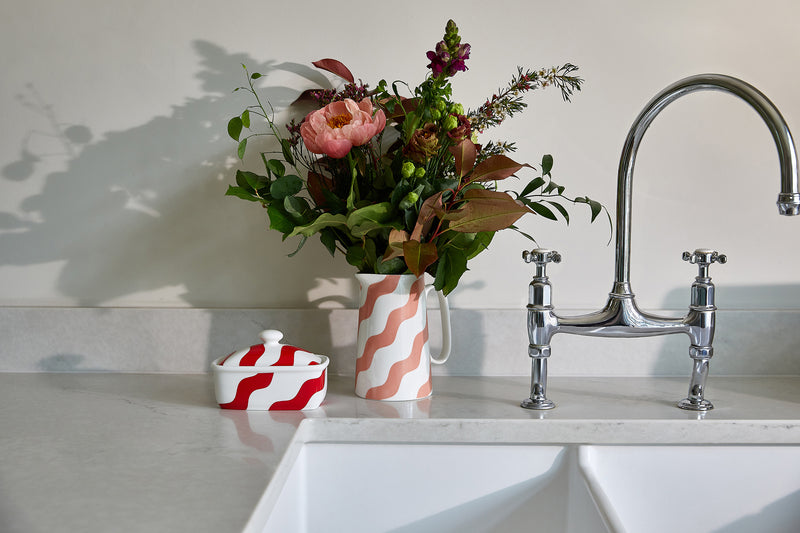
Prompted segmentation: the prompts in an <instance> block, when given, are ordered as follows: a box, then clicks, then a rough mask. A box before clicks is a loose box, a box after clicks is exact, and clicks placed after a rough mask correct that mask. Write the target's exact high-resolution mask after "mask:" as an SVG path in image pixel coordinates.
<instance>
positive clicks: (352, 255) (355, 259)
mask: <svg viewBox="0 0 800 533" xmlns="http://www.w3.org/2000/svg"><path fill="white" fill-rule="evenodd" d="M344 258H345V260H347V262H348V263H349V264H351V265H353V266H354V267H356V268H357V269H358V270H359V271H363V270H364V263H366V259H367V252H366V251H365V250H364V248H362V247H361V246H351V247H350V248H348V249H347V254H345V256H344Z"/></svg>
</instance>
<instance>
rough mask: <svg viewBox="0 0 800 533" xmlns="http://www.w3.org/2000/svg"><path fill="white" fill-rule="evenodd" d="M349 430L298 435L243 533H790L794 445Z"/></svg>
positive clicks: (796, 509) (797, 509) (796, 488)
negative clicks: (375, 435)
mask: <svg viewBox="0 0 800 533" xmlns="http://www.w3.org/2000/svg"><path fill="white" fill-rule="evenodd" d="M352 424H354V425H352V426H350V427H349V428H348V427H347V426H346V425H342V427H341V428H339V429H340V431H339V435H338V438H335V439H329V438H327V437H326V436H323V438H308V435H305V436H303V435H301V433H302V431H299V432H298V436H296V437H295V441H293V443H292V445H290V447H289V449H288V451H287V454H286V456H285V457H284V459H283V461H282V462H281V465H280V466H279V468H278V470H277V471H276V473H275V476H274V477H273V479H272V481H271V482H270V485H269V486H268V487H267V490H266V492H265V493H264V495H263V497H262V498H261V501H260V502H259V504H258V506H257V508H256V510H255V512H254V513H253V515H252V517H251V520H250V522H249V523H248V526H247V528H246V529H245V531H246V532H248V533H275V532H281V533H283V532H287V531H292V532H298V533H304V532H314V533H321V532H322V533H324V532H341V531H347V532H348V533H351V532H352V533H356V532H369V533H379V532H394V533H406V532H408V533H411V532H413V533H424V532H437V533H447V532H464V531H469V532H470V533H480V532H504V533H513V532H516V531H525V532H529V531H542V532H547V533H594V532H615V533H622V532H628V533H640V532H646V533H659V532H669V533H675V532H679V531H691V532H692V533H702V532H706V533H745V532H747V533H752V532H755V531H757V532H759V533H779V532H780V533H797V532H800V446H797V445H775V446H761V445H758V446H753V445H730V446H719V445H702V446H701V445H691V446H687V445H678V444H676V445H621V444H613V445H594V444H579V443H570V444H557V445H553V444H538V443H524V442H519V441H516V442H513V443H509V442H492V443H486V442H485V439H486V437H487V434H488V433H487V432H486V429H487V428H488V427H491V426H490V425H488V424H486V423H485V422H484V423H483V424H482V426H481V427H480V428H472V427H467V429H464V428H459V429H461V432H460V433H458V435H457V437H455V438H453V440H454V441H455V442H448V441H447V439H449V438H451V434H452V431H451V430H452V428H448V427H445V425H444V424H445V423H439V424H438V425H437V426H435V427H432V428H428V429H430V430H431V435H432V438H431V439H430V442H425V439H424V438H422V437H424V435H422V436H421V435H420V434H419V433H416V434H414V433H413V432H411V433H408V434H406V433H405V429H406V428H414V427H416V426H412V425H407V426H394V427H395V428H398V427H399V428H402V429H401V430H399V431H396V432H394V433H393V434H392V435H391V436H390V437H388V438H387V437H385V436H384V437H381V438H379V439H374V440H372V439H370V438H367V437H365V435H367V433H366V432H359V431H358V429H359V426H358V425H357V424H356V423H352ZM453 424H458V422H453ZM503 424H504V422H503V421H497V432H496V435H497V438H498V439H499V440H501V441H502V439H503V438H506V437H508V438H507V440H514V438H516V437H515V436H514V435H516V434H517V433H518V431H517V430H518V429H519V427H520V426H513V428H512V429H514V431H513V432H508V431H507V430H508V429H509V428H506V427H505V426H504V425H503ZM387 427H391V426H387ZM509 427H510V428H511V426H509ZM528 427H530V426H528ZM301 429H302V428H301ZM428 429H426V431H428ZM473 430H474V431H477V432H480V433H481V435H480V436H479V437H476V439H477V440H476V441H475V442H470V441H469V439H470V438H471V437H470V435H471V434H472V433H471V432H472V431H473ZM437 432H438V433H437ZM348 434H349V435H350V437H349V438H341V437H342V436H347V435H348ZM404 435H407V437H406V439H407V440H404ZM317 437H318V435H317ZM359 439H363V440H361V441H359ZM481 439H483V442H481V441H480V440H481Z"/></svg>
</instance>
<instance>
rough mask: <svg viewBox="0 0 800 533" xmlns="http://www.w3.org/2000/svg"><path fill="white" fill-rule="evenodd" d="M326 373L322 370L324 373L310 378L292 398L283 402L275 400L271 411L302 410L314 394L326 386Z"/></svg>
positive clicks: (270, 408)
mask: <svg viewBox="0 0 800 533" xmlns="http://www.w3.org/2000/svg"><path fill="white" fill-rule="evenodd" d="M325 374H326V371H324V370H323V371H322V375H320V376H319V377H318V378H315V379H309V380H307V381H306V382H305V383H303V385H302V386H301V387H300V390H299V391H298V392H297V395H296V396H295V397H294V398H292V399H291V400H286V401H283V402H275V403H273V404H272V405H271V406H270V407H269V410H270V411H290V410H294V411H297V410H300V409H302V408H303V407H305V406H306V405H308V401H309V400H310V399H311V397H312V396H314V395H315V394H316V393H318V392H319V391H321V390H322V389H323V388H325Z"/></svg>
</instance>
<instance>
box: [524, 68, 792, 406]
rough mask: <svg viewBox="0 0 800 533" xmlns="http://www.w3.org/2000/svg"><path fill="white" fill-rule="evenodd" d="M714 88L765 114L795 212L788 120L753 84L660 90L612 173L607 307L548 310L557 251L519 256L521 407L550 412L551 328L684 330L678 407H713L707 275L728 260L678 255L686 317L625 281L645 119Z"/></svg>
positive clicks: (713, 80) (723, 79)
mask: <svg viewBox="0 0 800 533" xmlns="http://www.w3.org/2000/svg"><path fill="white" fill-rule="evenodd" d="M706 89H710V90H718V91H724V92H728V93H731V94H734V95H736V96H738V97H740V98H741V99H742V100H744V101H745V102H747V103H748V104H750V106H752V107H753V108H754V109H755V110H756V111H757V112H758V114H759V115H760V116H761V118H762V119H764V122H766V124H767V127H768V128H769V131H770V133H771V134H772V138H773V140H774V141H775V145H776V146H777V148H778V156H779V158H780V168H781V192H780V194H779V195H778V211H779V213H780V214H782V215H797V214H800V189H799V188H798V168H797V154H796V152H795V146H794V141H793V139H792V134H791V132H790V131H789V127H788V126H787V125H786V121H785V120H784V119H783V117H782V116H781V114H780V112H779V111H778V110H777V108H776V107H775V106H774V105H773V104H772V102H770V101H769V100H768V99H767V97H766V96H764V95H763V94H762V93H761V92H760V91H759V90H758V89H756V88H755V87H753V86H752V85H749V84H747V83H745V82H743V81H742V80H739V79H736V78H732V77H730V76H724V75H719V74H701V75H697V76H691V77H688V78H685V79H683V80H680V81H678V82H676V83H674V84H672V85H670V86H669V87H667V88H666V89H664V90H663V91H661V92H660V93H659V94H657V95H656V96H655V97H654V98H653V99H652V100H651V101H650V102H649V103H648V104H647V105H646V106H645V108H644V109H643V110H642V112H641V113H639V116H638V117H636V120H635V121H634V122H633V125H632V126H631V129H630V131H629V132H628V136H627V138H626V139H625V145H624V147H623V149H622V155H621V157H620V163H619V172H618V178H617V212H616V223H617V227H616V270H615V277H614V285H613V287H612V289H611V293H610V294H609V296H608V302H607V303H606V306H605V307H604V308H603V309H601V310H600V311H597V312H594V313H589V314H586V315H580V316H572V317H562V316H559V315H557V314H556V313H555V312H554V310H553V305H552V301H551V293H552V287H551V285H550V281H549V280H548V278H547V274H546V266H547V264H548V263H551V262H552V263H559V262H560V261H561V255H560V254H559V253H558V252H554V251H552V250H545V249H541V248H537V249H534V250H531V251H525V252H523V254H522V257H523V259H524V260H525V262H526V263H531V262H532V263H534V264H535V266H536V271H535V274H534V277H533V281H531V284H530V286H529V293H528V306H527V310H528V338H529V343H530V344H529V346H528V355H529V356H530V357H531V363H532V369H531V394H530V397H529V398H526V399H525V400H524V401H523V402H522V407H524V408H526V409H552V408H553V407H555V404H554V403H553V402H552V401H551V400H550V399H549V398H547V394H546V387H547V359H548V357H550V340H551V338H552V337H553V335H555V334H556V333H571V334H574V335H588V336H596V337H626V338H627V337H649V336H653V335H668V334H672V333H685V334H686V335H688V336H689V338H690V340H691V346H690V348H689V356H690V358H691V359H692V361H693V367H692V374H691V379H690V383H689V394H688V396H687V397H686V398H685V399H683V400H681V401H680V402H678V407H680V408H682V409H689V410H693V411H708V410H710V409H713V408H714V406H713V405H712V404H711V402H709V401H708V400H707V399H705V398H704V394H705V383H706V378H707V377H708V366H709V360H710V359H711V356H712V355H713V353H714V348H713V347H712V342H713V340H714V322H715V316H714V315H715V310H716V307H715V305H714V284H713V283H712V282H711V278H710V277H709V275H708V269H709V266H710V265H711V264H713V263H725V261H726V260H727V258H726V257H725V256H724V255H722V254H720V253H718V252H716V251H714V250H708V249H698V250H695V251H694V252H693V253H689V252H684V253H683V259H684V260H685V261H689V262H690V263H693V264H696V265H697V266H698V268H699V272H698V275H697V277H696V278H695V281H694V283H693V284H692V288H691V301H690V305H689V312H688V314H687V315H686V316H685V317H683V318H666V317H659V316H656V315H652V314H648V313H644V312H642V311H640V310H639V308H638V307H637V306H636V301H635V299H634V294H633V291H632V290H631V286H630V242H631V197H632V184H633V165H634V162H635V160H636V152H637V151H638V149H639V144H640V142H641V140H642V137H643V136H644V133H645V131H646V130H647V128H648V126H650V123H652V122H653V119H655V117H656V115H658V113H659V112H661V110H662V109H664V108H665V107H666V106H667V105H669V104H670V103H671V102H673V101H674V100H676V99H678V98H679V97H681V96H683V95H685V94H688V93H690V92H694V91H698V90H706Z"/></svg>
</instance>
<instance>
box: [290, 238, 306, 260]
mask: <svg viewBox="0 0 800 533" xmlns="http://www.w3.org/2000/svg"><path fill="white" fill-rule="evenodd" d="M307 240H308V237H306V236H305V235H303V236H302V237H301V238H300V242H299V243H298V244H297V248H295V250H294V252H292V253H290V254H289V257H294V256H296V255H297V252H299V251H300V248H302V247H303V246H304V245H305V243H306V241H307Z"/></svg>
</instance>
